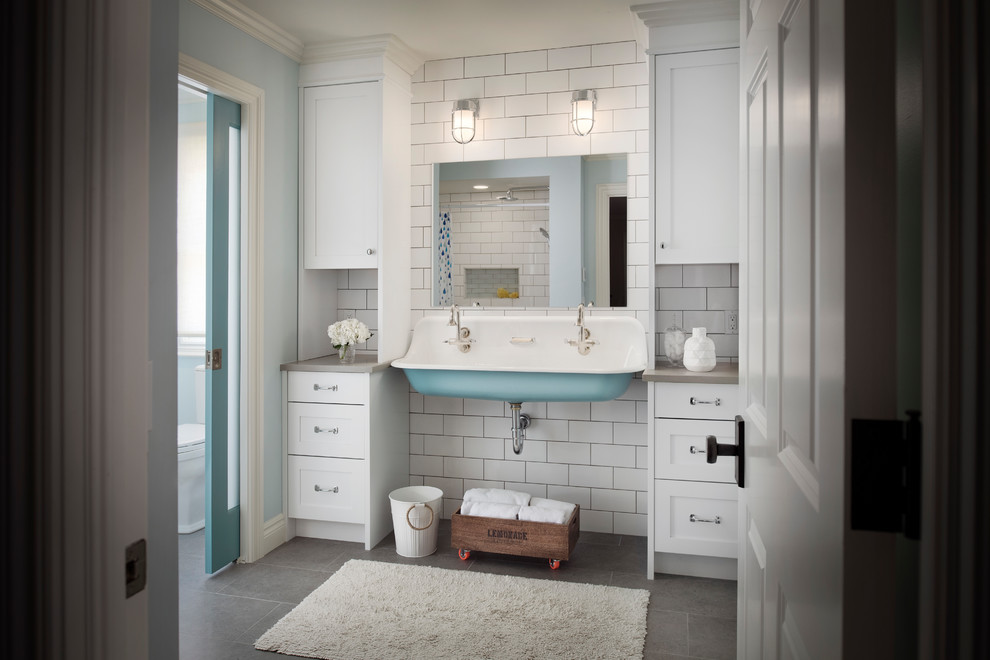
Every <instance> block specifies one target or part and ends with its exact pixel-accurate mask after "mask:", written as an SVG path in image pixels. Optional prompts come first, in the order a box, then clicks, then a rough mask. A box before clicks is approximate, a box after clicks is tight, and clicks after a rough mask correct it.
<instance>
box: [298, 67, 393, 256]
mask: <svg viewBox="0 0 990 660" xmlns="http://www.w3.org/2000/svg"><path fill="white" fill-rule="evenodd" d="M381 116H382V112H381V83H378V82H366V83H352V84H347V85H329V86H326V87H307V88H305V89H304V90H303V132H302V145H301V149H302V152H303V224H304V239H303V242H304V250H305V257H304V259H305V267H306V268H376V267H377V266H378V225H379V219H380V216H381V199H382V196H381V159H382V147H381V145H382V120H381Z"/></svg>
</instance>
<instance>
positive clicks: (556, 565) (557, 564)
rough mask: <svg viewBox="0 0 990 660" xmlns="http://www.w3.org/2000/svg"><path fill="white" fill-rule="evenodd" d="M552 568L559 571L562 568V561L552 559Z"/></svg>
mask: <svg viewBox="0 0 990 660" xmlns="http://www.w3.org/2000/svg"><path fill="white" fill-rule="evenodd" d="M550 568H551V569H552V570H557V569H558V568H560V560H559V559H551V560H550Z"/></svg>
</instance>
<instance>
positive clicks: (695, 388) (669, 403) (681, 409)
mask: <svg viewBox="0 0 990 660" xmlns="http://www.w3.org/2000/svg"><path fill="white" fill-rule="evenodd" d="M653 386H654V388H655V389H654V394H655V395H656V413H655V414H656V416H657V417H679V418H682V419H734V418H735V416H736V415H738V414H739V413H740V412H742V411H741V410H739V386H738V385H705V384H697V385H696V384H694V383H654V384H653Z"/></svg>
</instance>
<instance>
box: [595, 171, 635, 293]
mask: <svg viewBox="0 0 990 660" xmlns="http://www.w3.org/2000/svg"><path fill="white" fill-rule="evenodd" d="M626 196H627V195H626V184H625V183H624V182H623V183H599V184H598V185H597V186H596V187H595V280H596V282H595V298H598V299H600V298H601V297H602V291H604V292H605V296H606V299H608V296H609V282H610V281H611V278H610V273H609V245H610V242H611V241H610V234H609V224H610V223H609V220H610V217H609V206H608V201H609V200H610V199H612V198H613V197H626ZM609 303H611V300H609ZM595 305H597V306H599V307H611V304H605V305H603V304H601V302H596V303H595Z"/></svg>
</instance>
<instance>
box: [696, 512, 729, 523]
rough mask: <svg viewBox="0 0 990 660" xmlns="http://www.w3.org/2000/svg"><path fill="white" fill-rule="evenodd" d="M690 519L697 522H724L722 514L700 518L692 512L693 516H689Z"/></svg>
mask: <svg viewBox="0 0 990 660" xmlns="http://www.w3.org/2000/svg"><path fill="white" fill-rule="evenodd" d="M688 520H690V521H691V522H696V523H714V524H716V525H721V524H722V517H721V516H715V517H714V518H699V517H698V516H696V515H694V514H693V513H692V514H691V517H690V518H688Z"/></svg>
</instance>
